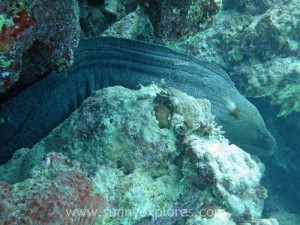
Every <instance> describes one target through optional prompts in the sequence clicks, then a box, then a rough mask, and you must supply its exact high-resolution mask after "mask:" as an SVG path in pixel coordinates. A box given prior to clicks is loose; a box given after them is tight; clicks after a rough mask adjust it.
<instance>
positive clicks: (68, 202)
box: [0, 153, 105, 225]
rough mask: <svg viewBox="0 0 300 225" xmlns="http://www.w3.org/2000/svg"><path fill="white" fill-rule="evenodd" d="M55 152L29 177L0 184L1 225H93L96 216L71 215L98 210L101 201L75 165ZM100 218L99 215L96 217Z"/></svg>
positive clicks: (90, 183) (102, 207) (102, 202)
mask: <svg viewBox="0 0 300 225" xmlns="http://www.w3.org/2000/svg"><path fill="white" fill-rule="evenodd" d="M69 164H71V163H70V162H69V160H68V159H67V158H66V157H64V156H63V155H61V154H59V153H49V154H48V155H47V156H46V157H45V159H44V161H43V164H42V165H41V166H39V167H35V168H34V171H32V174H33V176H32V178H31V179H28V180H26V181H24V182H21V183H17V184H14V185H10V184H8V183H6V182H2V181H1V182H0V187H1V189H0V198H1V206H0V223H1V224H7V225H9V224H36V225H38V224H49V225H50V224H78V225H80V224H94V222H95V219H96V217H95V216H90V215H88V214H86V215H84V216H82V215H77V214H74V215H72V212H74V211H75V210H78V209H87V210H90V211H92V210H94V211H96V210H99V213H101V210H103V209H104V207H105V201H104V199H103V198H102V197H101V195H99V194H93V184H92V182H91V181H90V180H89V179H88V178H87V177H86V176H85V175H84V174H83V173H82V172H80V170H79V168H76V167H78V164H75V165H74V166H73V167H70V165H69ZM99 215H100V214H99Z"/></svg>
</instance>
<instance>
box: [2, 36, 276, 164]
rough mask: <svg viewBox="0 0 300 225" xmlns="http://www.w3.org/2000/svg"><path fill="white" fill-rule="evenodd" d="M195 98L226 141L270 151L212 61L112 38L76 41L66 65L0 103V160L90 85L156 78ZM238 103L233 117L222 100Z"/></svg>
mask: <svg viewBox="0 0 300 225" xmlns="http://www.w3.org/2000/svg"><path fill="white" fill-rule="evenodd" d="M161 79H164V80H165V84H166V85H167V86H169V87H172V88H176V89H179V90H181V91H183V92H186V93H187V94H189V95H191V96H194V97H196V98H206V99H208V100H210V102H211V105H212V114H214V115H215V120H216V122H217V123H218V124H219V125H222V126H223V130H225V132H226V133H225V137H226V138H228V139H229V140H230V142H231V143H233V144H235V145H237V146H239V147H241V148H242V149H244V150H245V151H248V152H249V153H251V154H257V155H270V154H272V152H273V150H274V147H275V145H276V142H275V140H274V138H273V137H272V135H271V134H270V132H269V131H268V130H267V128H266V126H265V123H264V120H263V119H262V117H261V115H260V114H259V112H258V111H257V109H256V108H255V107H254V106H253V105H252V104H251V103H250V102H249V101H247V100H246V99H245V98H244V97H243V96H242V95H241V94H240V93H239V92H238V90H237V89H236V88H235V86H234V83H233V82H232V81H231V80H230V78H229V76H228V75H227V74H226V72H225V71H223V70H222V69H221V68H219V67H218V66H216V65H214V64H212V63H209V62H206V61H202V60H199V59H197V58H195V57H193V56H190V55H186V54H181V53H177V52H175V51H173V50H170V49H168V48H166V47H163V46H160V45H152V44H146V43H143V42H138V41H132V40H126V39H117V38H100V37H96V38H90V39H85V40H82V41H81V43H80V45H79V47H78V49H77V51H76V54H75V59H74V64H73V66H72V67H71V69H70V70H69V71H67V72H65V73H63V74H57V73H55V72H52V73H51V74H50V75H49V76H48V77H46V78H44V79H43V80H41V81H39V82H37V83H35V84H33V85H31V86H30V87H28V88H27V89H25V90H24V91H23V92H21V93H20V94H19V95H17V96H16V97H14V98H13V99H12V100H11V101H9V102H7V103H5V104H4V106H3V108H2V110H1V111H0V116H2V117H5V116H6V117H7V116H9V117H10V118H11V120H12V123H5V124H1V125H0V151H1V152H0V154H1V158H0V162H1V163H3V162H5V161H6V160H7V159H8V158H9V157H10V156H11V155H12V153H13V152H14V151H15V150H16V149H19V148H21V147H32V146H33V145H34V144H35V143H37V142H38V141H40V140H41V139H42V138H44V137H46V136H47V135H48V134H49V133H50V131H51V130H52V129H54V128H55V127H56V126H58V125H59V124H60V123H61V122H63V121H64V120H65V119H66V118H67V117H68V116H69V115H70V114H71V113H72V112H73V111H74V110H75V109H77V108H78V107H79V106H80V105H81V103H82V102H83V101H84V100H85V99H86V98H87V97H89V96H90V95H91V94H93V92H95V91H96V90H98V89H100V88H103V87H108V86H115V85H122V86H124V87H127V88H136V87H137V85H138V84H143V85H147V84H150V83H152V82H157V83H159V82H160V81H161ZM224 97H226V99H230V101H231V102H232V103H234V105H236V106H238V110H239V111H238V112H239V114H238V116H233V114H232V113H231V112H230V109H229V108H228V100H226V101H225V100H224Z"/></svg>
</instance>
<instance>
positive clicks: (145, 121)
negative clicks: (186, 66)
mask: <svg viewBox="0 0 300 225" xmlns="http://www.w3.org/2000/svg"><path fill="white" fill-rule="evenodd" d="M210 107H211V106H210V103H209V101H208V100H205V99H202V100H201V99H195V98H193V97H191V96H188V95H186V94H184V93H182V92H180V91H178V90H175V89H171V90H164V89H161V88H159V87H158V86H157V85H150V86H148V87H140V89H138V90H136V91H133V90H129V89H126V88H123V87H120V86H116V87H113V88H105V89H102V90H100V91H97V92H96V93H95V94H94V95H93V96H92V97H90V98H88V99H87V100H86V101H84V103H83V104H82V106H81V107H80V108H79V109H78V110H76V111H75V112H74V113H73V114H72V115H71V117H70V118H68V119H67V120H66V121H65V122H64V123H62V124H61V125H60V126H58V127H57V128H56V129H54V130H53V131H52V132H51V133H50V134H49V136H48V137H46V138H45V139H43V140H42V141H40V142H39V143H38V144H36V145H35V146H34V147H33V148H32V149H21V150H19V151H17V152H16V153H15V154H14V158H13V159H12V160H11V161H10V162H8V163H7V164H5V165H2V166H1V167H0V178H1V180H6V181H7V182H10V183H15V182H20V181H22V183H24V182H29V181H30V179H27V178H28V177H29V178H30V177H31V176H34V175H35V174H36V172H35V171H36V168H37V167H36V166H39V165H40V164H41V162H42V161H43V156H44V155H45V154H47V153H48V152H52V151H53V150H55V151H58V152H62V153H63V154H64V155H66V156H67V157H68V158H70V160H73V162H74V163H75V165H76V164H77V163H76V162H77V161H79V162H81V164H80V165H81V167H82V168H83V170H84V171H85V172H86V173H87V174H88V176H89V177H91V179H92V182H93V184H94V186H95V192H96V193H100V194H101V195H102V196H103V197H104V198H105V200H106V202H107V205H106V206H107V207H106V209H105V211H104V215H103V216H101V217H100V218H99V220H100V221H98V223H99V224H120V223H122V224H125V225H127V224H155V225H159V224H165V225H166V224H175V223H176V222H178V223H179V222H180V221H181V222H186V220H188V221H189V224H195V223H194V222H193V221H197V220H198V221H206V222H205V223H203V224H212V223H209V222H208V220H207V219H205V218H207V217H214V215H215V216H216V217H214V219H213V221H215V222H214V224H218V222H220V221H223V222H224V224H242V223H251V222H252V223H258V224H277V223H276V220H275V219H265V220H261V219H260V217H261V212H262V209H263V202H264V199H265V198H266V197H267V194H266V190H265V189H264V188H263V187H262V186H261V185H260V179H261V177H262V173H263V169H264V167H263V165H262V164H261V163H260V162H255V161H254V160H253V159H252V158H251V156H250V155H249V154H248V153H246V152H244V151H243V150H241V149H240V148H238V147H236V146H234V145H229V143H228V141H227V140H226V139H225V138H224V137H223V136H222V131H220V129H219V128H218V127H217V126H216V124H215V122H214V119H213V116H212V114H211V111H210ZM48 161H49V160H48ZM48 161H47V160H46V162H48ZM48 164H49V163H48ZM50 165H51V163H50ZM25 179H27V180H25ZM24 180H25V181H24ZM15 185H18V183H17V184H15ZM211 213H212V214H211ZM262 221H263V222H262Z"/></svg>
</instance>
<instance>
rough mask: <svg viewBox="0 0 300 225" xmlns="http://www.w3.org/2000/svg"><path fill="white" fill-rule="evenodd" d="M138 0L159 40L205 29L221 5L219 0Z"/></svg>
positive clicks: (178, 37)
mask: <svg viewBox="0 0 300 225" xmlns="http://www.w3.org/2000/svg"><path fill="white" fill-rule="evenodd" d="M138 2H139V4H140V5H141V7H142V8H143V9H145V11H146V12H147V13H148V14H149V17H150V20H151V22H152V24H153V26H154V28H155V33H156V35H157V37H159V38H160V39H161V40H177V39H180V38H182V37H184V36H190V35H193V34H195V33H197V32H199V31H201V30H204V29H207V28H208V27H210V26H211V25H212V24H213V21H214V16H215V15H216V14H217V13H218V12H219V10H220V8H221V6H222V1H219V0H202V1H199V0H189V1H184V2H183V1H178V0H175V1H171V0H167V1H158V0H155V1H147V0H146V1H143V0H138Z"/></svg>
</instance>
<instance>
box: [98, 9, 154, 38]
mask: <svg viewBox="0 0 300 225" xmlns="http://www.w3.org/2000/svg"><path fill="white" fill-rule="evenodd" d="M101 36H103V37H106V36H111V37H119V38H121V37H122V38H127V39H132V40H140V41H144V42H148V43H153V42H154V39H155V37H154V30H153V27H152V24H151V22H150V20H149V18H148V16H147V15H146V14H145V13H144V11H143V10H141V9H140V8H138V9H137V10H136V11H134V12H131V13H129V14H128V15H126V16H125V17H124V18H122V19H121V20H119V21H117V22H115V23H114V24H113V25H111V26H110V27H109V28H108V29H107V30H105V31H104V32H102V34H101Z"/></svg>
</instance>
